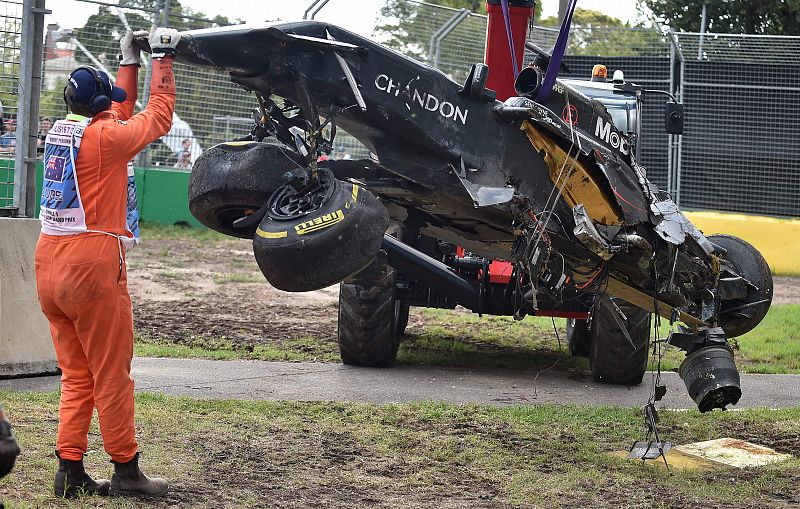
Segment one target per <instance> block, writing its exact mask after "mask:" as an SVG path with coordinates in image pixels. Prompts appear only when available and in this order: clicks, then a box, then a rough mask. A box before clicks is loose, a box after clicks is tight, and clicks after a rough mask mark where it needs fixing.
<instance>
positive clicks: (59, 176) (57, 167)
mask: <svg viewBox="0 0 800 509" xmlns="http://www.w3.org/2000/svg"><path fill="white" fill-rule="evenodd" d="M66 165H67V158H66V157H59V156H56V155H51V156H50V157H49V158H48V159H47V165H46V166H45V169H44V178H45V180H52V181H53V182H63V181H64V168H65V167H66Z"/></svg>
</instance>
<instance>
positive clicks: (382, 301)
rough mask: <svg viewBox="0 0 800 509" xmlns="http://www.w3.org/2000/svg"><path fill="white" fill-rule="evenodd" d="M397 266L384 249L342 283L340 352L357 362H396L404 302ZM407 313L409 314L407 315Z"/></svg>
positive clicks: (382, 364)
mask: <svg viewBox="0 0 800 509" xmlns="http://www.w3.org/2000/svg"><path fill="white" fill-rule="evenodd" d="M395 277H396V272H395V270H394V269H393V268H392V267H390V266H389V265H388V264H387V263H386V254H385V253H384V252H383V251H381V252H380V253H379V254H378V256H376V258H375V260H374V261H373V262H372V263H371V264H370V265H368V266H367V267H366V268H365V269H363V270H361V271H360V272H358V274H356V275H355V276H354V277H353V278H350V279H346V280H344V281H342V283H341V285H340V287H339V327H338V329H339V332H338V337H339V352H340V354H341V357H342V362H343V363H345V364H351V365H354V366H368V367H387V366H391V365H392V364H394V361H395V359H396V358H397V348H398V345H399V338H400V334H402V332H400V323H399V321H398V320H400V319H401V318H402V317H401V315H400V314H399V313H398V310H399V309H400V307H401V306H402V304H401V303H400V301H398V300H396V299H395ZM406 316H407V315H406Z"/></svg>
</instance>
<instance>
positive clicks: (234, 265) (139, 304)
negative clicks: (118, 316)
mask: <svg viewBox="0 0 800 509" xmlns="http://www.w3.org/2000/svg"><path fill="white" fill-rule="evenodd" d="M250 246H251V243H250V242H249V241H245V240H242V241H237V240H235V239H232V240H230V241H211V242H209V241H199V240H196V239H191V238H190V239H168V240H153V241H150V242H145V243H143V244H142V246H141V247H139V248H137V249H136V250H134V251H132V252H131V255H130V257H129V276H128V280H129V289H130V293H131V299H132V301H133V309H134V324H135V330H136V331H137V332H139V333H140V334H143V335H145V336H148V337H164V338H170V339H172V340H173V341H176V342H179V343H183V344H187V345H192V344H195V343H197V342H198V341H201V340H202V338H203V337H214V338H220V339H222V340H225V341H229V342H231V343H234V344H236V345H241V346H246V345H253V344H255V343H256V342H260V341H263V340H272V341H287V340H291V339H296V338H304V337H308V336H316V337H320V338H330V340H331V341H335V340H336V313H337V307H336V306H337V301H338V287H331V288H326V289H323V290H318V291H314V292H307V293H302V294H297V293H288V292H283V291H280V290H276V289H275V288H273V287H271V286H270V285H269V284H268V283H267V282H266V280H264V278H263V276H262V275H261V272H260V271H259V269H258V266H257V265H256V262H255V259H254V258H253V253H252V249H251V247H250Z"/></svg>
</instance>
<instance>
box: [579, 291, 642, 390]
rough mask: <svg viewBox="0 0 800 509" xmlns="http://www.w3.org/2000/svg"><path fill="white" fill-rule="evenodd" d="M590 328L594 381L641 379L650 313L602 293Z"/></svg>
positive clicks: (635, 381) (633, 381) (619, 382)
mask: <svg viewBox="0 0 800 509" xmlns="http://www.w3.org/2000/svg"><path fill="white" fill-rule="evenodd" d="M623 329H624V330H623ZM626 331H627V335H626V334H625V332H626ZM590 332H591V339H590V346H589V368H590V369H591V371H592V378H593V379H594V381H595V382H601V383H607V384H617V385H637V384H640V383H642V377H643V376H644V373H645V370H646V369H647V358H648V354H649V348H650V313H648V312H647V311H645V310H643V309H641V308H638V307H636V306H634V305H632V304H628V303H627V302H625V301H623V300H622V299H617V298H615V297H609V296H606V295H604V296H603V297H601V298H600V299H599V300H598V301H597V303H596V304H595V306H594V309H593V310H592V316H591V326H590Z"/></svg>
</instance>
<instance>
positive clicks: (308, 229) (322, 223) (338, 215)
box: [294, 209, 344, 235]
mask: <svg viewBox="0 0 800 509" xmlns="http://www.w3.org/2000/svg"><path fill="white" fill-rule="evenodd" d="M343 219H344V212H342V209H339V210H337V211H336V212H333V213H331V214H324V215H322V216H319V217H315V218H314V219H310V220H308V221H303V222H302V223H300V224H298V225H296V226H295V227H294V229H295V232H296V233H297V234H298V235H305V234H307V233H312V232H315V231H319V230H323V229H325V228H328V227H329V226H333V225H335V224H336V223H338V222H339V221H341V220H343Z"/></svg>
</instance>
